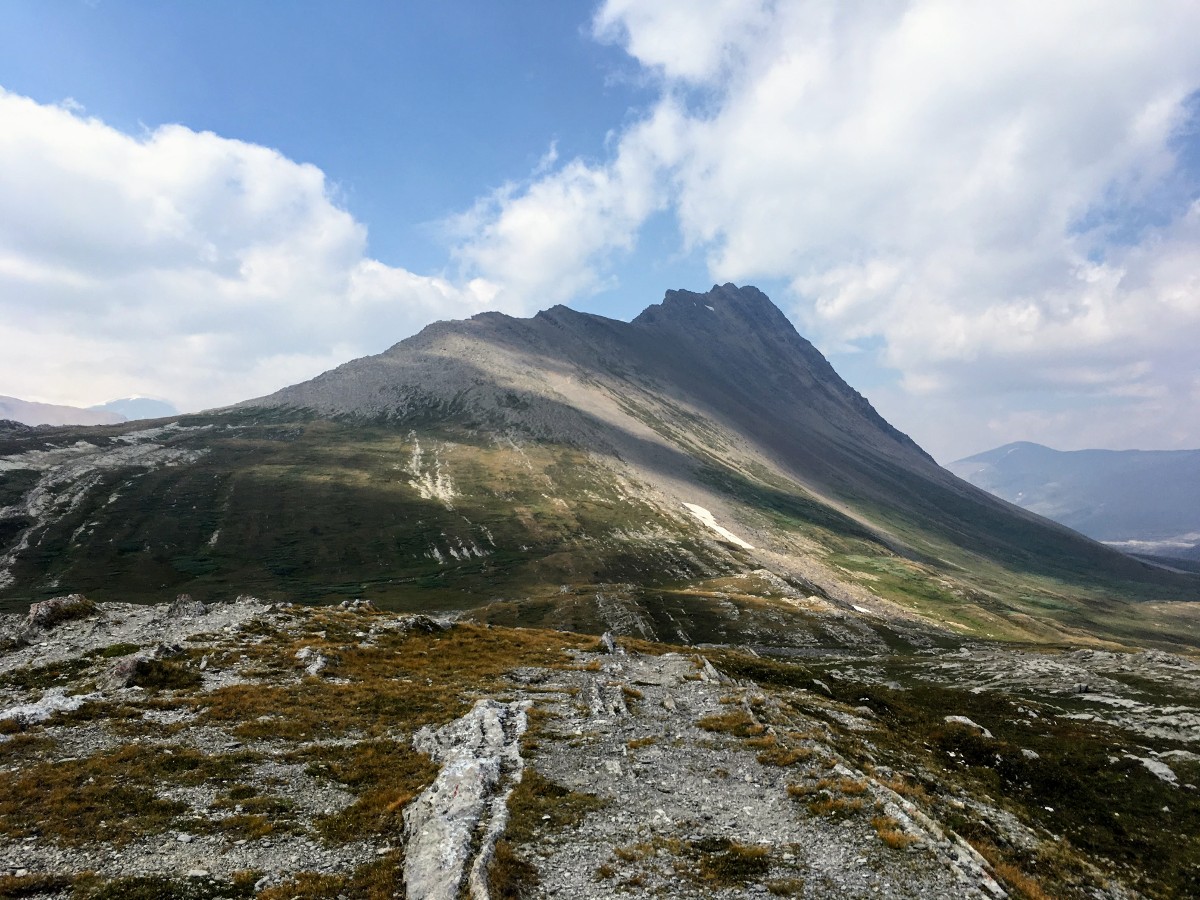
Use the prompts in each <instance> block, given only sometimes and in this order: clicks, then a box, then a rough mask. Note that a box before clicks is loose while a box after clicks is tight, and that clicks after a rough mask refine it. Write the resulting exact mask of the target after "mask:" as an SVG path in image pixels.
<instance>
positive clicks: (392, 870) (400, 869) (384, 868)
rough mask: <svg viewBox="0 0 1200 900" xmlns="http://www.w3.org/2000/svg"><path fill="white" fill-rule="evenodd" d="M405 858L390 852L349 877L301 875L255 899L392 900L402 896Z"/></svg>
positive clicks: (394, 851) (310, 873)
mask: <svg viewBox="0 0 1200 900" xmlns="http://www.w3.org/2000/svg"><path fill="white" fill-rule="evenodd" d="M403 873H404V855H403V854H402V853H401V851H399V850H393V851H392V852H391V853H388V854H387V855H385V856H381V857H379V858H378V859H375V860H373V861H372V862H369V863H367V864H365V865H363V866H360V867H359V868H358V869H356V870H355V871H354V872H353V873H351V874H350V875H319V874H317V873H316V872H301V873H299V874H298V875H296V876H295V877H294V878H292V879H291V880H290V881H286V882H284V883H283V884H281V885H278V886H276V887H272V888H267V889H266V890H264V891H261V892H259V894H258V895H257V898H256V900H330V898H334V897H347V898H350V897H353V898H356V900H392V898H393V897H403V896H404V877H403Z"/></svg>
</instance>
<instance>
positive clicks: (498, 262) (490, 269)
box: [449, 103, 681, 308]
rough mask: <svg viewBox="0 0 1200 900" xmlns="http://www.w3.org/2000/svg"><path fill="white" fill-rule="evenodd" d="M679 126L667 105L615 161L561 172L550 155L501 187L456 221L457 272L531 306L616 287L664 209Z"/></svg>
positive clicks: (622, 144) (634, 131)
mask: <svg viewBox="0 0 1200 900" xmlns="http://www.w3.org/2000/svg"><path fill="white" fill-rule="evenodd" d="M680 125H681V118H680V113H679V111H678V110H677V109H676V108H675V106H674V105H673V104H671V103H663V104H661V105H660V106H659V107H658V108H657V109H656V110H655V111H654V113H653V114H652V115H651V116H649V117H647V118H646V119H644V120H643V121H640V122H638V123H637V124H635V125H634V126H632V127H631V128H630V129H628V130H627V131H626V132H625V133H624V134H622V135H621V136H620V139H619V141H617V144H616V149H615V151H614V153H613V156H612V159H611V160H608V161H604V162H599V163H590V162H588V161H585V160H582V159H579V158H575V159H571V160H568V161H566V162H565V163H563V164H562V165H561V166H557V167H555V165H554V164H555V162H556V161H557V159H558V154H557V151H556V149H555V148H553V147H552V148H551V150H550V151H549V152H548V153H547V154H546V156H545V157H543V159H542V161H541V162H540V163H539V165H538V168H537V170H535V173H534V176H533V177H532V178H531V179H529V180H528V181H526V182H524V183H515V182H514V183H509V184H505V185H503V186H502V187H500V188H499V189H498V190H496V191H494V192H492V193H491V194H489V195H488V196H485V197H483V198H481V199H480V200H479V201H478V202H476V204H475V205H474V207H473V208H472V209H470V210H468V211H467V212H466V213H464V214H462V215H461V216H458V217H457V218H455V219H454V220H452V221H451V222H450V223H449V226H450V230H451V232H452V233H454V234H455V235H456V236H457V237H458V239H459V243H458V246H457V249H456V251H455V256H456V258H457V260H458V262H459V264H460V265H461V266H463V268H464V270H465V271H467V272H471V273H477V274H476V277H481V278H483V279H484V280H485V281H487V282H488V283H491V284H496V285H497V286H498V291H499V294H500V297H502V298H503V299H505V300H506V301H507V302H509V303H512V304H515V305H519V306H525V307H528V306H531V305H532V306H535V307H538V308H543V307H546V306H550V305H552V304H555V303H560V302H563V301H566V300H570V299H572V298H575V297H579V296H586V295H587V294H589V293H592V292H594V291H596V290H598V289H599V288H601V287H604V286H606V285H608V284H610V283H611V282H610V273H611V265H612V262H613V261H614V259H616V258H617V257H620V256H621V255H622V254H624V253H628V251H630V250H632V249H633V247H634V245H635V243H636V238H637V231H638V229H639V228H640V227H641V225H642V223H643V222H644V221H645V220H646V218H647V217H648V216H650V215H651V214H652V213H654V212H657V211H658V210H660V209H663V208H664V207H665V205H666V201H667V195H666V194H665V193H664V192H663V189H662V184H661V183H660V173H661V172H662V171H663V170H664V169H665V168H666V167H668V166H670V165H671V164H672V163H674V162H675V160H676V158H677V154H678V141H677V137H676V132H677V130H678V129H679V127H680Z"/></svg>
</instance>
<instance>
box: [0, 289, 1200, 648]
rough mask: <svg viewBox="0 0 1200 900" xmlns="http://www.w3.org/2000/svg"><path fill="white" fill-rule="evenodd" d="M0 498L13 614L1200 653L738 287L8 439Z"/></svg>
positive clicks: (1123, 583)
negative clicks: (77, 603) (349, 609)
mask: <svg viewBox="0 0 1200 900" xmlns="http://www.w3.org/2000/svg"><path fill="white" fill-rule="evenodd" d="M0 473H4V479H3V481H0V507H4V508H5V509H4V513H3V515H0V548H4V549H3V550H2V551H0V552H3V556H0V604H8V605H9V607H10V608H20V607H21V605H22V604H27V603H28V602H29V601H30V600H33V599H38V598H40V597H44V596H48V595H50V594H52V593H54V592H56V591H57V592H61V589H62V588H63V587H67V586H69V587H71V588H72V589H76V590H82V591H85V592H87V593H89V594H94V595H96V597H97V598H98V599H139V598H144V599H153V598H158V597H161V596H162V595H163V593H164V592H172V591H179V590H186V591H188V592H189V593H192V594H193V595H195V596H197V597H198V598H201V599H205V600H208V599H215V598H219V597H222V596H228V595H236V594H238V593H244V592H248V593H255V594H258V595H260V596H275V597H286V598H288V599H293V600H301V601H305V602H329V601H331V600H340V599H348V598H353V597H363V598H368V599H371V600H373V601H374V602H375V603H376V604H378V605H379V606H383V607H388V608H391V609H396V610H402V611H403V610H407V611H424V610H429V609H442V610H451V609H459V610H471V611H472V613H471V614H472V615H474V616H477V617H479V618H483V619H486V620H489V621H496V622H506V623H510V624H525V625H552V626H554V627H564V628H571V629H574V630H577V631H591V632H599V631H603V630H605V629H612V630H615V631H619V632H623V633H627V634H628V633H632V634H637V635H639V636H642V637H647V638H657V639H663V640H672V641H676V642H679V643H738V644H748V645H752V646H759V647H763V648H766V649H769V648H771V647H775V648H780V647H786V648H792V649H799V648H802V647H804V646H808V645H810V644H812V643H813V642H814V641H818V640H822V641H827V640H830V639H831V638H830V637H829V635H830V634H837V635H839V636H838V637H837V638H836V641H837V642H838V643H839V645H841V646H846V647H859V646H862V645H863V644H862V642H864V641H865V642H867V644H869V645H871V646H890V645H892V644H893V643H899V644H904V645H905V646H917V645H921V644H922V642H926V641H928V640H934V639H935V638H931V637H929V635H930V634H937V633H943V632H945V633H949V632H954V633H965V634H976V635H979V636H981V637H988V636H991V637H996V638H1013V639H1022V640H1039V641H1045V640H1049V641H1061V640H1075V639H1091V638H1089V637H1088V635H1102V636H1109V637H1113V636H1116V637H1119V638H1120V639H1136V640H1151V641H1157V642H1167V643H1170V642H1174V641H1181V642H1183V643H1184V644H1189V645H1190V644H1191V642H1192V641H1193V638H1192V637H1191V634H1192V632H1191V628H1192V621H1191V617H1192V615H1193V613H1192V610H1193V609H1194V608H1195V607H1193V606H1192V605H1190V604H1188V603H1184V602H1180V601H1187V600H1193V599H1198V598H1200V579H1197V578H1195V577H1191V576H1187V575H1184V574H1180V573H1174V572H1170V571H1166V570H1164V569H1162V568H1158V567H1153V566H1150V565H1147V564H1144V563H1142V562H1140V561H1138V560H1135V559H1132V558H1130V557H1129V556H1127V555H1125V554H1122V553H1118V552H1116V551H1114V550H1111V549H1109V548H1106V547H1104V546H1102V545H1100V544H1097V543H1095V542H1093V541H1090V540H1088V539H1086V538H1084V537H1082V536H1081V535H1079V534H1077V533H1076V532H1074V531H1071V530H1070V529H1067V528H1065V527H1063V526H1060V525H1057V524H1054V523H1052V522H1049V521H1047V520H1045V519H1042V518H1041V517H1039V516H1036V515H1034V514H1032V513H1030V512H1027V511H1025V510H1021V509H1019V508H1017V507H1015V506H1012V505H1010V504H1007V503H1004V502H1003V501H1001V500H998V499H997V498H995V497H993V496H991V495H990V494H988V493H986V492H984V491H982V490H979V489H978V488H975V487H973V486H971V485H969V484H967V483H965V482H963V481H961V480H959V479H958V478H956V477H954V476H953V475H952V474H950V473H949V472H947V471H946V470H944V469H942V468H940V467H939V466H938V465H936V463H935V462H934V461H933V460H932V459H931V458H930V457H929V456H928V455H927V454H926V453H925V452H924V451H922V450H921V448H920V447H918V446H917V445H916V444H915V443H914V442H913V441H912V440H911V439H909V438H908V437H907V436H905V435H904V434H902V433H901V432H899V431H898V430H896V429H895V428H894V427H892V426H891V425H890V424H888V423H887V422H886V421H884V420H883V418H882V417H880V416H879V415H878V413H877V412H876V411H875V410H874V409H873V408H872V407H871V405H870V404H869V403H868V402H867V400H866V399H864V398H863V397H862V396H861V395H859V394H858V393H857V392H856V391H854V390H853V389H852V388H851V387H850V386H849V385H847V384H846V383H845V382H844V381H843V380H842V379H841V378H840V377H838V375H837V374H836V372H834V370H833V369H832V367H831V366H830V365H829V363H828V362H827V361H826V360H825V359H824V358H823V357H822V356H821V354H820V353H819V352H818V351H817V350H816V349H815V348H814V347H813V346H812V345H811V344H810V343H809V342H808V341H806V340H804V338H802V337H801V336H800V335H799V334H797V333H796V331H795V329H794V328H793V327H792V325H791V324H790V322H789V321H788V320H787V318H786V317H785V316H784V315H783V314H782V313H781V312H780V311H779V310H778V309H777V308H775V306H774V305H773V304H772V303H771V302H770V300H769V299H768V298H767V297H766V296H765V295H764V294H762V293H761V292H760V291H758V290H756V289H754V288H751V287H742V288H739V287H735V286H734V285H724V286H717V287H714V288H713V289H712V290H711V291H708V292H707V293H692V292H689V291H670V292H668V293H667V295H666V297H665V299H664V300H663V302H662V303H659V304H656V305H653V306H650V307H649V308H647V309H646V310H645V311H644V312H643V313H642V314H641V315H639V316H638V317H637V318H636V319H634V320H633V321H632V322H619V321H614V320H611V319H606V318H603V317H599V316H594V315H588V314H584V313H579V312H575V311H573V310H570V309H568V308H566V307H561V306H558V307H554V308H552V309H549V310H546V311H544V312H541V313H539V314H537V315H536V316H534V317H532V318H530V319H516V318H511V317H508V316H504V315H501V314H498V313H485V314H481V315H479V316H476V317H474V318H472V319H470V320H467V321H461V322H441V323H437V324H434V325H431V326H429V327H428V328H426V329H425V330H424V331H422V332H421V333H420V334H418V335H416V336H414V337H412V338H409V339H407V340H405V341H402V342H400V343H399V344H397V345H395V346H394V347H392V348H391V349H390V350H388V351H386V352H384V353H382V354H379V355H378V356H373V357H368V358H365V359H360V360H355V361H353V362H350V363H347V364H345V365H343V366H340V367H338V368H337V369H334V370H332V371H330V372H327V373H325V374H323V375H321V376H318V377H317V378H315V379H312V380H311V381H308V382H305V383H302V384H299V385H295V386H292V387H289V388H285V389H284V390H282V391H279V392H277V393H275V394H272V395H270V396H268V397H262V398H258V399H255V400H250V401H246V402H245V403H243V404H240V405H238V406H236V407H231V408H229V409H226V410H219V411H215V412H212V413H208V414H204V415H196V416H183V417H180V418H178V419H177V420H176V421H174V422H172V423H167V424H161V425H157V426H155V427H153V428H146V427H138V426H132V425H125V426H119V427H110V428H104V429H94V430H90V431H83V430H78V429H76V430H74V431H72V430H64V431H63V432H61V433H58V434H54V435H44V434H34V435H29V434H21V433H17V432H8V433H5V434H0ZM1136 601H1153V602H1154V610H1155V611H1154V616H1153V621H1152V622H1151V621H1149V618H1148V614H1147V613H1146V612H1144V611H1143V610H1142V607H1141V606H1139V604H1138V603H1137V602H1136ZM830 616H850V618H851V619H853V620H855V623H856V624H855V625H854V626H853V629H852V630H850V631H846V630H845V628H844V627H843V626H841V625H836V626H835V625H833V624H831V622H830V619H829V617H830ZM821 636H823V637H821Z"/></svg>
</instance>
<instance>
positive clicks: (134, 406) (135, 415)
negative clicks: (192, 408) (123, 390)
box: [88, 397, 179, 422]
mask: <svg viewBox="0 0 1200 900" xmlns="http://www.w3.org/2000/svg"><path fill="white" fill-rule="evenodd" d="M88 408H89V409H94V410H98V411H101V412H112V413H116V414H117V415H119V416H122V417H124V418H125V419H127V420H129V421H131V422H132V421H135V420H137V419H165V418H167V417H168V416H177V415H179V410H177V409H176V408H175V407H174V406H173V405H172V404H170V403H168V402H166V401H165V400H155V399H154V398H152V397H122V398H121V399H119V400H109V401H108V402H107V403H101V404H100V405H99V406H91V407H88Z"/></svg>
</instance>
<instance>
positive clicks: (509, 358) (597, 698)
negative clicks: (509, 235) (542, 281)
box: [0, 285, 1200, 900]
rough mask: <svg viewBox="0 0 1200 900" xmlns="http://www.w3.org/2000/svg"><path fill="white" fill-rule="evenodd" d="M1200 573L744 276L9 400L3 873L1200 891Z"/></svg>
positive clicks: (108, 882)
mask: <svg viewBox="0 0 1200 900" xmlns="http://www.w3.org/2000/svg"><path fill="white" fill-rule="evenodd" d="M43 598H48V599H43ZM172 599H173V602H165V601H171V600H172ZM1197 599H1200V577H1197V576H1194V575H1189V574H1187V573H1186V572H1180V571H1174V570H1171V569H1169V568H1165V567H1163V566H1159V565H1150V564H1148V563H1145V562H1143V561H1140V560H1137V559H1134V558H1132V557H1130V556H1128V555H1126V554H1123V553H1119V552H1117V551H1115V550H1112V549H1111V548H1108V547H1105V546H1103V545H1101V544H1099V543H1096V542H1094V541H1092V540H1090V539H1089V538H1086V537H1084V536H1083V535H1081V534H1079V533H1077V532H1075V531H1073V530H1071V529H1069V528H1067V527H1065V526H1063V525H1060V524H1056V523H1053V522H1051V521H1049V520H1047V519H1044V518H1042V517H1040V516H1038V515H1036V514H1034V513H1033V512H1030V511H1028V510H1024V509H1021V508H1019V507H1017V506H1014V505H1012V504H1009V503H1007V502H1005V501H1003V500H1001V499H999V498H997V497H994V496H992V495H991V494H989V493H987V492H985V491H983V490H981V489H979V488H977V487H975V486H973V485H970V484H968V483H967V482H965V481H962V480H960V479H958V478H956V477H955V476H954V475H953V474H951V473H950V472H948V471H946V470H944V469H942V468H940V467H939V466H937V465H936V464H935V463H934V462H933V460H932V459H930V458H929V456H928V455H927V454H926V453H925V452H924V451H922V450H921V448H920V447H918V446H917V445H916V444H915V443H914V442H913V441H912V440H910V439H909V438H908V437H906V436H905V435H904V434H902V433H901V432H900V431H898V430H896V429H895V428H894V427H892V426H891V425H890V424H889V423H887V422H886V421H884V420H883V419H882V418H881V417H880V416H879V415H878V413H877V412H876V411H875V410H874V409H873V408H872V407H871V405H870V404H869V403H868V402H867V400H866V399H865V398H863V397H862V396H860V395H859V394H858V393H857V392H856V391H854V390H853V389H852V388H851V387H850V386H849V385H847V384H846V383H845V382H844V381H843V380H842V379H841V378H840V377H838V375H837V374H836V373H835V372H834V371H833V369H832V368H831V367H830V366H829V364H828V362H827V361H826V360H825V359H824V358H823V357H822V356H821V354H820V353H818V352H817V350H816V349H815V348H814V347H813V346H812V345H811V344H810V343H809V342H807V341H806V340H804V339H803V338H802V337H801V336H800V335H799V334H797V333H796V331H795V329H793V328H792V326H791V324H790V323H789V322H788V320H787V319H786V318H785V317H784V316H783V315H782V313H780V312H779V310H778V309H776V308H775V307H774V306H773V305H772V304H771V302H770V301H769V300H768V299H767V297H766V296H764V295H763V294H762V293H760V292H759V291H757V290H755V289H754V288H749V287H742V288H738V287H735V286H733V285H724V286H718V287H714V288H713V289H712V290H711V291H708V292H706V293H691V292H688V291H671V292H668V293H667V295H666V297H665V299H664V300H663V302H662V303H660V304H656V305H653V306H650V307H649V308H648V309H646V311H645V312H643V313H642V314H641V315H640V316H638V317H637V318H636V319H634V320H633V321H632V322H617V321H613V320H609V319H605V318H601V317H598V316H591V315H585V314H582V313H578V312H573V311H571V310H569V309H566V308H564V307H555V308H553V309H550V310H546V311H545V312H542V313H539V314H538V315H536V316H534V317H532V318H530V319H514V318H510V317H507V316H503V315H499V314H495V313H488V314H484V315H480V316H476V317H474V318H473V319H471V320H468V321H463V322H441V323H437V324H435V325H431V326H430V327H429V328H427V329H425V330H424V331H423V332H421V333H420V334H418V335H416V336H414V337H412V338H409V339H408V340H405V341H402V342H400V343H399V344H397V345H395V346H394V347H392V348H391V349H390V350H388V351H387V352H385V353H382V354H380V355H378V356H373V357H369V358H366V359H360V360H355V361H353V362H350V363H347V364H346V365H344V366H340V367H338V368H337V369H334V370H332V371H330V372H327V373H325V374H323V375H321V376H319V377H317V378H315V379H312V380H311V381H308V382H305V383H303V384H299V385H294V386H292V387H289V388H286V389H284V390H282V391H279V392H277V393H275V394H272V395H270V396H268V397H261V398H258V399H255V400H249V401H246V402H245V403H243V404H240V405H238V406H235V407H231V408H228V409H223V410H216V411H211V412H208V413H205V414H201V415H187V416H179V417H173V418H168V419H160V420H158V421H155V422H150V423H123V424H118V425H106V426H97V427H91V428H84V427H63V428H57V429H46V428H39V429H33V428H29V427H27V426H23V425H19V424H16V423H12V422H3V421H0V757H3V761H4V765H3V766H0V860H5V859H7V860H8V861H9V862H8V863H7V865H6V864H4V863H2V862H0V895H3V896H9V895H11V896H30V897H32V896H38V897H47V898H55V900H57V898H62V900H68V898H75V900H81V898H89V900H96V898H101V897H130V896H138V897H143V896H145V897H149V896H154V897H199V896H204V897H217V896H221V897H226V896H228V897H249V896H257V897H261V898H263V900H276V898H291V897H332V896H346V897H373V896H408V897H413V898H416V897H450V896H459V895H460V894H463V893H464V892H469V893H471V894H472V895H473V896H474V895H479V896H485V895H486V896H493V897H517V896H521V897H551V896H555V897H575V896H592V895H604V896H608V895H616V894H622V895H624V894H628V895H629V896H630V897H655V896H680V897H683V896H687V897H693V896H694V897H701V896H703V897H713V898H734V897H744V896H767V895H772V896H800V895H803V896H807V897H816V898H831V897H839V898H840V897H867V896H880V895H886V896H889V897H895V898H904V897H911V898H916V897H973V898H985V897H987V898H998V897H1005V896H1009V897H1014V898H1018V897H1019V898H1031V900H1032V898H1039V897H1062V898H1067V900H1076V898H1078V900H1084V898H1093V900H1094V898H1112V900H1119V898H1130V897H1135V896H1136V897H1148V898H1159V897H1162V898H1166V897H1183V896H1197V895H1198V892H1200V874H1198V873H1200V793H1198V792H1197V791H1196V790H1194V785H1195V784H1197V783H1200V753H1198V752H1197V751H1198V750H1200V724H1198V723H1200V665H1198V664H1197V661H1196V655H1195V654H1196V650H1197V647H1198V646H1200V641H1198V639H1197V626H1198V625H1200V604H1197V603H1196V602H1194V601H1195V600H1197ZM305 607H311V608H305ZM597 636H599V638H598V637H597ZM197 748H200V749H202V750H203V751H204V752H199V751H198V749H197ZM18 867H19V868H18ZM6 873H11V874H6ZM180 873H186V874H185V875H182V876H181V874H180ZM485 888H486V892H485V890H484V889H485Z"/></svg>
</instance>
